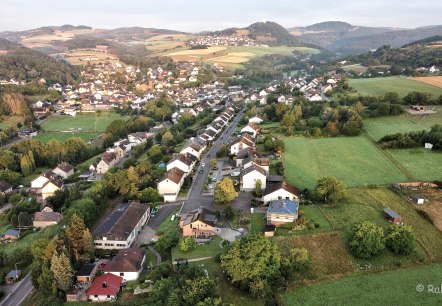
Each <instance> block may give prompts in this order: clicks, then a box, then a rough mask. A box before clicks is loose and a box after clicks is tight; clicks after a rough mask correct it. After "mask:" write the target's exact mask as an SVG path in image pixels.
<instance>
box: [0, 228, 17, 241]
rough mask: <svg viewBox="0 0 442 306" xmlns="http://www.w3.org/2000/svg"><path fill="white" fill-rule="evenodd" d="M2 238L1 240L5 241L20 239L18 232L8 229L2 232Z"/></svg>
mask: <svg viewBox="0 0 442 306" xmlns="http://www.w3.org/2000/svg"><path fill="white" fill-rule="evenodd" d="M2 236H3V237H2V238H3V239H5V240H6V239H10V240H18V238H20V231H17V230H13V229H10V230H7V231H6V232H4V233H3V235H2Z"/></svg>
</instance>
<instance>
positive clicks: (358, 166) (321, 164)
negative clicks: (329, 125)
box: [284, 136, 406, 189]
mask: <svg viewBox="0 0 442 306" xmlns="http://www.w3.org/2000/svg"><path fill="white" fill-rule="evenodd" d="M284 143H285V154H284V168H285V175H286V178H287V179H288V181H289V182H290V183H291V184H293V185H295V186H296V187H298V188H300V189H304V188H309V189H313V188H314V186H315V184H316V181H317V180H318V179H320V178H321V177H325V176H334V177H336V178H337V179H339V180H341V181H343V182H344V183H345V184H346V185H348V186H361V185H364V184H390V183H394V182H403V181H406V176H405V174H403V173H402V172H401V171H400V170H399V169H398V168H397V167H396V166H395V165H394V164H393V163H392V162H391V161H390V160H389V159H387V157H386V156H385V155H384V154H383V153H382V151H381V150H380V149H378V148H377V147H376V146H375V145H374V144H373V143H372V142H370V141H369V140H368V139H367V138H366V137H362V136H361V137H335V138H319V139H308V138H303V137H296V138H285V140H284Z"/></svg>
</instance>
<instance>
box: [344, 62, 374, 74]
mask: <svg viewBox="0 0 442 306" xmlns="http://www.w3.org/2000/svg"><path fill="white" fill-rule="evenodd" d="M342 69H344V71H354V72H356V73H359V72H362V73H365V72H367V70H368V67H365V66H363V65H361V64H353V65H347V66H342Z"/></svg>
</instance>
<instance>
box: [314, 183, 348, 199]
mask: <svg viewBox="0 0 442 306" xmlns="http://www.w3.org/2000/svg"><path fill="white" fill-rule="evenodd" d="M346 193H347V187H346V186H345V185H344V183H342V182H340V181H339V180H337V179H336V178H334V177H330V176H328V177H323V178H321V179H319V180H318V181H317V182H316V187H315V194H316V195H317V196H318V197H320V198H321V199H322V200H323V201H324V202H325V203H336V202H338V201H340V200H342V199H343V198H345V196H346Z"/></svg>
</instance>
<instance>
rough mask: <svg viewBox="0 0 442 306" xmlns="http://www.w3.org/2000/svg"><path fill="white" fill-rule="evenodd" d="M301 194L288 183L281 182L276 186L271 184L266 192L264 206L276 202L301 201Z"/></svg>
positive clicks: (263, 197) (263, 198)
mask: <svg viewBox="0 0 442 306" xmlns="http://www.w3.org/2000/svg"><path fill="white" fill-rule="evenodd" d="M299 196H300V192H299V190H298V189H297V188H295V187H294V186H292V185H289V184H288V183H286V182H285V181H284V182H279V183H275V184H269V185H267V186H266V189H265V190H264V193H263V196H262V200H263V202H264V204H267V203H269V202H271V201H275V200H284V199H285V200H291V201H299Z"/></svg>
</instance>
